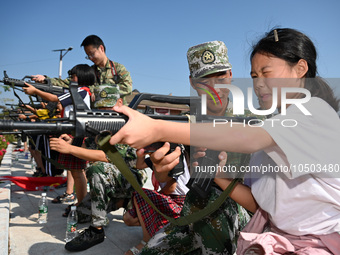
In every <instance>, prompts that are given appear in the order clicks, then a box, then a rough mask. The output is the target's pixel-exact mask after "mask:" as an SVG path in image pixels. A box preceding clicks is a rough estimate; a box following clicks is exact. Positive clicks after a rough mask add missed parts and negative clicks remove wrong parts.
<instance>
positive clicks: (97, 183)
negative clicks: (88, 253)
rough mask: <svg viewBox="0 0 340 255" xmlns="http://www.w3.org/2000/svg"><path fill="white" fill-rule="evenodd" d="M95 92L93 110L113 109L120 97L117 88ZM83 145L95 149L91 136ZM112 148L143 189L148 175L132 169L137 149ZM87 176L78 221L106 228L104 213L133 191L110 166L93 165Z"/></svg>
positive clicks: (120, 146) (118, 172) (113, 167)
mask: <svg viewBox="0 0 340 255" xmlns="http://www.w3.org/2000/svg"><path fill="white" fill-rule="evenodd" d="M94 93H95V96H96V97H95V98H96V100H95V102H94V106H95V107H96V108H101V107H112V106H114V105H115V104H116V102H117V100H118V98H119V97H120V95H119V88H118V86H117V85H98V86H95V87H94ZM85 145H86V147H87V148H88V149H93V150H96V149H98V146H97V144H96V143H95V141H94V138H93V137H91V138H87V139H86V140H85ZM115 146H116V148H117V150H118V151H119V153H120V154H121V155H122V157H123V159H124V160H125V163H126V164H127V165H128V167H129V168H130V170H131V172H132V173H133V174H134V175H135V177H136V179H137V181H138V182H139V184H140V185H141V186H143V185H144V183H145V182H146V180H147V174H146V171H145V170H137V169H136V168H135V164H136V159H137V156H136V150H135V149H133V148H131V147H129V146H128V145H122V144H116V145H115ZM86 176H87V180H88V181H89V184H90V193H88V194H87V195H86V196H85V198H84V199H83V201H82V202H81V203H80V204H79V205H78V206H77V212H78V217H79V222H86V221H88V220H89V218H91V220H92V225H93V226H95V227H100V226H105V225H107V224H108V220H107V217H106V215H107V213H108V212H110V211H115V210H117V209H119V208H117V206H116V204H117V202H118V201H120V200H122V199H124V200H125V201H130V200H131V195H132V192H133V191H134V189H133V188H132V186H131V184H130V183H129V182H128V181H127V180H126V179H125V178H124V177H123V175H122V174H121V172H120V171H119V169H118V168H117V167H116V166H115V165H114V164H112V163H106V162H100V161H97V162H94V163H92V164H91V166H90V167H88V168H87V170H86ZM125 206H126V205H125ZM90 216H91V217H90Z"/></svg>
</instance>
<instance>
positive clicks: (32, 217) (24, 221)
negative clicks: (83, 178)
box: [0, 145, 151, 255]
mask: <svg viewBox="0 0 340 255" xmlns="http://www.w3.org/2000/svg"><path fill="white" fill-rule="evenodd" d="M14 147H15V146H13V145H12V146H10V147H9V148H8V154H7V153H6V159H4V161H3V164H2V166H1V168H0V175H8V173H9V172H10V174H12V175H13V176H31V175H32V173H33V171H32V170H31V162H30V159H25V158H24V153H20V152H16V151H13V152H12V151H11V150H13V148H14ZM16 155H17V156H18V159H19V160H18V161H15V160H14V159H15V157H16ZM10 161H11V162H10ZM9 169H10V171H9ZM0 185H1V186H0V215H1V216H0V228H1V231H0V232H1V233H0V239H2V241H3V242H2V244H0V254H11V255H24V254H32V255H33V254H34V255H35V254H44V255H48V254H71V253H70V252H68V251H66V250H65V249H64V245H65V242H64V238H65V230H66V218H64V217H62V213H63V211H64V208H65V207H66V206H67V205H65V204H52V203H51V202H50V201H51V200H52V199H53V198H54V197H56V196H57V195H61V194H63V193H64V191H65V188H61V189H55V190H50V191H47V197H48V200H49V206H48V222H47V224H41V225H40V224H38V223H37V218H38V201H39V198H40V196H41V193H42V191H26V190H24V189H22V188H20V187H18V186H16V185H15V184H11V183H9V182H3V183H1V184H0ZM150 185H151V183H150V182H148V183H147V185H146V187H149V188H150V187H151V186H150ZM8 212H9V213H10V214H9V217H8ZM122 214H123V209H120V210H118V211H116V212H112V213H110V214H109V216H108V217H109V219H110V224H109V226H108V227H106V228H105V229H104V230H105V233H106V239H105V241H104V242H103V243H101V244H99V245H96V246H94V247H92V248H90V249H88V250H86V251H83V252H78V253H75V254H85V255H86V254H95V253H97V254H100V255H105V254H110V255H120V254H124V252H125V251H126V250H128V249H129V248H130V247H132V246H134V245H136V244H138V243H139V241H140V240H141V239H142V231H141V229H140V227H127V226H126V225H125V224H124V223H123V221H122ZM6 225H7V226H6ZM88 225H89V223H87V224H79V225H78V228H79V229H81V228H85V227H87V226H88ZM6 229H7V230H6ZM6 231H7V233H8V249H7V247H6V238H7V234H6Z"/></svg>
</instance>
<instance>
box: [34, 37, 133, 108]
mask: <svg viewBox="0 0 340 255" xmlns="http://www.w3.org/2000/svg"><path fill="white" fill-rule="evenodd" d="M81 46H83V47H84V51H85V53H86V55H87V56H86V59H89V60H91V61H92V62H93V63H94V65H92V68H93V69H94V71H95V73H96V83H95V85H102V84H116V85H118V87H119V89H120V97H121V98H122V99H123V103H124V104H126V100H125V96H127V95H130V94H131V92H132V79H131V76H130V72H128V71H127V70H126V68H125V66H124V65H122V64H120V63H117V62H114V61H111V60H110V59H109V58H108V57H107V56H106V53H105V52H106V48H105V45H104V42H103V41H102V39H100V38H99V37H98V36H96V35H89V36H87V37H86V38H85V39H84V40H83V42H82V43H81ZM34 76H35V77H34V78H33V80H35V81H37V82H45V79H46V78H48V79H50V80H51V83H52V84H53V85H56V86H61V87H66V88H68V86H69V84H70V79H69V78H67V79H65V80H62V79H59V78H49V77H47V76H44V75H40V74H38V75H34ZM91 90H92V89H91ZM92 101H94V100H92Z"/></svg>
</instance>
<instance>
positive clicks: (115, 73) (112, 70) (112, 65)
mask: <svg viewBox="0 0 340 255" xmlns="http://www.w3.org/2000/svg"><path fill="white" fill-rule="evenodd" d="M110 66H111V73H112V76H113V80H114V81H115V83H118V74H117V70H116V66H115V64H114V63H113V61H112V60H110Z"/></svg>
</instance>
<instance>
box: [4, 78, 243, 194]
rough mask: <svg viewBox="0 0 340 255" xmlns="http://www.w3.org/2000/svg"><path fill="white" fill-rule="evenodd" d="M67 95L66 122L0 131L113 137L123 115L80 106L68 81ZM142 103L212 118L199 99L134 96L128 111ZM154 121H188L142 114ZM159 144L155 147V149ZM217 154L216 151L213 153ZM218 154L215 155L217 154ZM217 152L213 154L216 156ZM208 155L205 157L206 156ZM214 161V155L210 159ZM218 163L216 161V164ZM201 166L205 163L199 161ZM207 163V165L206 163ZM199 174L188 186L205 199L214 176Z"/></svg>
mask: <svg viewBox="0 0 340 255" xmlns="http://www.w3.org/2000/svg"><path fill="white" fill-rule="evenodd" d="M69 89H70V93H71V97H72V101H73V107H74V110H73V112H70V117H69V118H68V119H66V120H65V119H63V120H62V121H58V119H53V122H44V121H41V122H35V123H29V122H25V123H23V122H17V121H5V120H3V121H0V130H9V131H10V130H15V129H18V130H24V132H25V133H26V134H32V133H35V132H39V134H41V133H43V134H63V133H67V134H72V135H73V136H75V137H85V136H97V135H101V134H107V132H109V133H110V134H112V135H114V134H115V133H116V132H118V131H119V130H120V129H121V128H122V127H123V126H124V125H125V123H126V122H127V120H128V118H127V116H125V115H123V114H120V113H117V112H114V111H110V110H90V109H89V108H88V107H87V106H86V104H85V103H84V101H83V99H82V98H81V96H80V95H79V94H78V93H77V90H78V85H77V83H74V82H71V84H70V86H69ZM143 100H150V101H155V102H162V103H172V104H185V105H190V106H191V113H190V114H191V115H195V116H196V120H197V122H211V121H212V116H205V115H202V114H201V111H200V110H201V102H200V98H199V97H177V96H165V95H155V94H146V93H141V94H138V95H136V96H135V97H134V99H133V100H132V101H131V103H130V104H129V107H131V108H132V109H135V110H136V109H137V107H138V105H139V104H140V102H141V101H143ZM146 115H147V116H149V117H151V118H154V119H163V120H170V121H179V122H188V121H189V118H188V116H186V115H157V114H146ZM218 119H226V120H233V121H234V122H237V121H239V122H242V121H244V120H245V118H238V117H220V116H219V117H218ZM161 145H162V143H160V144H158V146H157V145H156V148H155V149H157V148H158V147H159V146H161ZM216 153H217V152H216ZM218 153H219V152H218ZM218 153H217V155H218ZM208 156H209V155H208ZM215 159H216V160H217V156H216V157H215V158H214V162H215ZM217 162H219V161H217ZM201 164H205V163H204V162H202V163H201ZM207 164H210V163H207ZM199 174H200V175H194V176H192V178H191V180H190V182H189V184H188V185H189V187H190V188H191V189H194V190H195V192H196V193H197V194H198V195H199V196H201V197H206V196H207V195H208V194H209V191H210V188H211V185H212V181H213V180H214V176H215V174H216V173H199Z"/></svg>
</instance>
